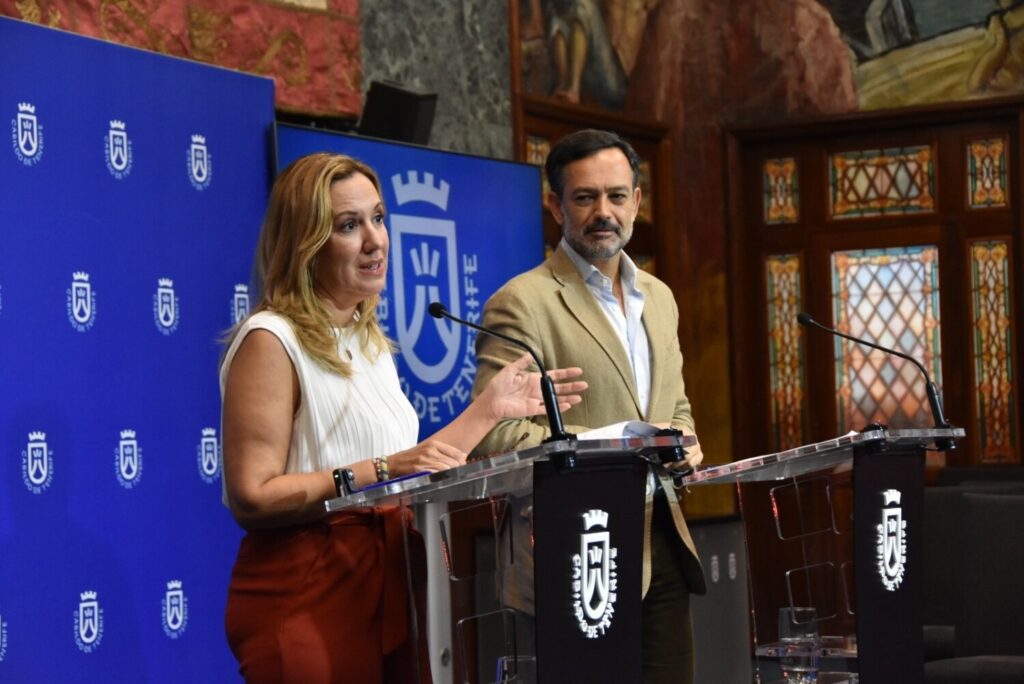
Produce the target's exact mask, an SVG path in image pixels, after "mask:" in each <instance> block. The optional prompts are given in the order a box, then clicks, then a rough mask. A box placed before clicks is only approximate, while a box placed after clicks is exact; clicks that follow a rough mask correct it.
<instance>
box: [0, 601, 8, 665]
mask: <svg viewBox="0 0 1024 684" xmlns="http://www.w3.org/2000/svg"><path fill="white" fill-rule="evenodd" d="M6 655H7V623H5V622H4V621H3V613H2V612H0V662H3V659H4V657H5V656H6Z"/></svg>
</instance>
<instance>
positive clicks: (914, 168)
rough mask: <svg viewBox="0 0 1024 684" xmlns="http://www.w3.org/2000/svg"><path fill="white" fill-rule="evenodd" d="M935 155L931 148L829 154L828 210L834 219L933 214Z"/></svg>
mask: <svg viewBox="0 0 1024 684" xmlns="http://www.w3.org/2000/svg"><path fill="white" fill-rule="evenodd" d="M932 156H933V155H932V148H931V146H930V145H919V146H916V147H895V148H889V149H884V150H860V151H856V152H840V153H838V154H832V155H830V156H829V188H830V189H829V203H830V207H829V208H830V210H831V216H832V218H836V219H849V218H863V217H867V216H882V215H885V214H913V213H919V212H931V211H934V209H935V170H934V162H933V159H932Z"/></svg>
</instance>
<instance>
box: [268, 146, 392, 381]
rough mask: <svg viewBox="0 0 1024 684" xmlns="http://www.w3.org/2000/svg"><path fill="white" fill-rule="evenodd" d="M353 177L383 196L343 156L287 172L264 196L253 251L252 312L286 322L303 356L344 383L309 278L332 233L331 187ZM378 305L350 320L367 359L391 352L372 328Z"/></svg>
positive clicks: (330, 329)
mask: <svg viewBox="0 0 1024 684" xmlns="http://www.w3.org/2000/svg"><path fill="white" fill-rule="evenodd" d="M357 173H359V174H362V175H364V176H366V177H367V178H368V179H370V182H372V183H373V186H374V187H375V188H376V189H377V194H378V195H379V194H381V193H380V180H379V179H378V178H377V174H376V173H375V172H374V170H373V169H371V168H370V167H369V166H367V165H366V164H364V163H363V162H361V161H359V160H357V159H353V158H352V157H348V156H345V155H343V154H329V153H325V152H320V153H316V154H311V155H308V156H305V157H301V158H299V159H297V160H295V161H294V162H292V163H291V164H289V165H288V167H287V168H286V169H285V170H284V171H282V172H281V173H280V175H278V177H277V180H275V181H274V187H273V189H272V190H271V191H270V200H269V202H268V203H267V213H266V216H265V217H264V219H263V228H262V230H261V232H260V238H259V242H258V244H257V247H256V276H257V278H258V279H259V283H260V289H261V296H260V301H259V304H258V305H257V306H256V307H255V309H254V310H253V312H254V313H255V312H258V311H264V310H268V311H273V312H275V313H278V314H280V315H282V316H284V317H285V318H287V319H288V320H289V321H290V322H291V324H292V328H293V329H294V330H295V335H296V337H297V338H298V340H299V343H300V344H301V345H302V348H303V349H304V350H305V351H306V352H307V353H308V354H309V355H310V356H311V357H313V359H315V360H316V361H317V363H319V364H321V365H322V366H324V367H325V368H327V369H328V370H331V371H334V372H335V373H338V374H339V375H341V376H342V377H346V378H347V377H349V376H350V375H351V374H352V369H351V367H350V365H349V363H348V362H347V361H346V360H344V359H342V358H341V357H340V356H339V355H338V337H337V333H336V332H335V323H334V320H333V319H332V318H331V315H330V314H329V313H328V312H327V309H326V308H325V307H324V305H323V303H322V302H321V301H320V298H319V297H317V295H316V281H315V277H314V274H315V273H316V263H317V259H318V258H319V256H320V251H321V249H322V248H323V246H324V245H325V244H326V243H327V240H328V238H330V236H331V233H332V231H333V230H334V220H333V212H332V207H331V184H332V183H334V182H335V181H340V180H345V179H346V178H350V177H351V176H353V175H355V174H357ZM382 201H383V200H382ZM379 301H380V297H379V296H377V295H374V296H373V297H370V298H368V299H364V300H363V301H361V302H359V304H357V305H356V316H355V319H354V325H355V332H356V333H357V334H358V335H359V340H360V347H361V348H362V350H363V351H364V352H365V353H368V354H372V355H377V354H380V353H381V352H382V351H384V350H388V351H390V350H391V349H392V346H391V342H390V341H389V340H388V338H387V337H386V336H385V335H384V331H383V330H381V327H380V323H379V321H378V320H377V303H378V302H379Z"/></svg>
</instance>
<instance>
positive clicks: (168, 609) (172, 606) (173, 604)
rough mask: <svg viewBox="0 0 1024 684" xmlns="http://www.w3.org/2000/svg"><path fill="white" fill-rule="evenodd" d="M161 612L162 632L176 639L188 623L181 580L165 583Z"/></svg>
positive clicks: (186, 602)
mask: <svg viewBox="0 0 1024 684" xmlns="http://www.w3.org/2000/svg"><path fill="white" fill-rule="evenodd" d="M161 613H162V615H163V618H164V634H166V635H167V636H169V637H170V638H172V639H177V638H178V637H180V636H181V635H182V634H183V633H184V632H185V625H187V624H188V599H187V598H185V591H184V590H183V589H182V588H181V580H171V581H170V582H168V583H167V591H166V592H165V593H164V600H163V601H162V602H161Z"/></svg>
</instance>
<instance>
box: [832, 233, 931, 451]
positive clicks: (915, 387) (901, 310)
mask: <svg viewBox="0 0 1024 684" xmlns="http://www.w3.org/2000/svg"><path fill="white" fill-rule="evenodd" d="M938 256H939V252H938V248H937V247H935V246H934V245H925V246H916V247H897V248H890V249H867V250H851V251H843V252H834V253H833V254H832V315H833V324H834V326H835V327H836V328H837V329H838V330H840V331H842V332H845V333H847V334H849V335H853V336H854V337H858V338H861V339H865V340H868V341H871V342H874V343H875V344H878V345H880V346H883V347H889V348H892V349H896V350H898V351H901V352H903V353H905V354H908V355H910V356H912V357H914V358H915V359H917V360H918V361H920V362H921V363H922V364H923V365H924V367H925V368H926V369H928V372H929V373H930V374H931V376H932V379H933V380H934V381H935V383H936V384H937V385H940V386H941V383H942V378H941V368H940V363H941V360H942V359H941V349H940V343H939V338H940V335H939V332H940V330H939V259H938ZM835 372H836V387H837V388H838V390H839V391H838V422H839V427H840V431H841V432H845V431H847V430H850V429H860V428H863V427H864V426H865V425H867V424H869V423H882V424H885V425H888V426H890V427H894V428H899V427H911V426H922V425H930V424H931V423H932V416H931V410H930V409H929V407H928V399H927V394H926V392H925V386H926V380H925V378H924V377H923V376H922V374H921V372H920V370H919V369H918V368H917V367H916V366H914V364H912V363H910V362H909V361H906V360H905V359H901V358H900V357H898V356H895V355H892V354H886V353H885V352H881V351H877V350H872V349H870V348H868V347H865V346H864V345H860V344H857V343H856V342H850V341H848V340H843V339H841V338H838V337H837V338H836V343H835Z"/></svg>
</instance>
